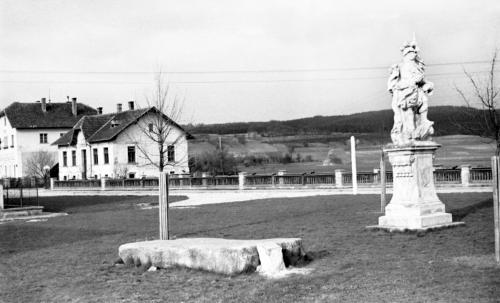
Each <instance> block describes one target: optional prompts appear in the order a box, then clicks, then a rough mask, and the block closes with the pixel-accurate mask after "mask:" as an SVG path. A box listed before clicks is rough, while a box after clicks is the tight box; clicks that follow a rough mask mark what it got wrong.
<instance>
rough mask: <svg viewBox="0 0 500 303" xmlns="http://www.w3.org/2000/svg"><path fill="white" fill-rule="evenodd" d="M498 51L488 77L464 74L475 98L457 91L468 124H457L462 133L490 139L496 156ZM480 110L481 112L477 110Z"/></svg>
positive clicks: (499, 136) (499, 137)
mask: <svg viewBox="0 0 500 303" xmlns="http://www.w3.org/2000/svg"><path fill="white" fill-rule="evenodd" d="M497 53H498V51H497V50H495V52H494V54H493V58H492V59H491V64H490V69H489V71H488V76H487V77H486V78H483V79H478V78H476V77H474V76H472V74H470V73H469V72H467V71H466V70H464V73H465V75H466V77H467V79H468V80H469V82H470V84H471V86H472V94H473V97H469V96H467V95H466V94H465V93H464V91H463V90H462V89H460V88H458V87H457V86H455V89H456V90H457V92H458V93H459V95H460V96H461V97H462V99H463V101H464V102H465V104H466V108H465V109H464V111H463V112H462V114H463V115H464V116H465V118H466V119H464V120H466V121H469V122H468V123H462V124H460V125H458V124H457V127H459V128H460V129H461V130H462V131H464V132H466V133H468V134H474V135H479V136H481V137H484V138H489V139H492V140H494V141H495V143H496V155H499V154H500V117H499V115H498V112H497V106H498V97H499V93H500V85H499V84H498V83H495V80H496V79H495V67H496V59H497ZM477 108H480V109H481V110H477Z"/></svg>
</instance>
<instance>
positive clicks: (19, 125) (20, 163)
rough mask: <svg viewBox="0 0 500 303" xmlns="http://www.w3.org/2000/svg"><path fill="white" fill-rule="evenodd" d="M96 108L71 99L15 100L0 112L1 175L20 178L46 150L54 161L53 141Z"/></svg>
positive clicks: (55, 159)
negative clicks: (23, 101) (54, 100)
mask: <svg viewBox="0 0 500 303" xmlns="http://www.w3.org/2000/svg"><path fill="white" fill-rule="evenodd" d="M96 113H97V111H96V110H95V109H94V108H92V107H90V106H87V105H85V104H79V103H77V100H76V98H73V99H72V100H71V102H69V101H68V102H58V103H56V102H54V103H51V102H49V103H47V102H46V99H45V98H42V99H41V101H40V102H32V103H21V102H14V103H12V104H10V105H9V106H7V107H6V108H5V109H4V110H2V111H1V112H0V177H1V178H7V177H22V176H27V175H30V174H31V173H32V169H31V168H30V165H33V164H32V163H33V159H34V157H36V154H37V153H40V152H47V154H48V156H49V157H51V158H52V161H50V162H51V163H52V164H55V163H56V162H57V147H56V146H53V145H51V143H52V142H54V141H55V140H57V139H58V138H60V137H61V136H62V135H64V134H65V133H66V132H67V131H68V130H70V129H71V128H72V126H73V125H74V124H75V123H76V122H77V121H78V120H79V119H80V118H81V117H83V116H87V115H94V114H96Z"/></svg>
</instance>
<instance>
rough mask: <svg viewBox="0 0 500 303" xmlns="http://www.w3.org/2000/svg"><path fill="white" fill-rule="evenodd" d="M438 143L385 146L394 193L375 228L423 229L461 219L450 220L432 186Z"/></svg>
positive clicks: (438, 226)
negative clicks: (390, 165) (391, 173)
mask: <svg viewBox="0 0 500 303" xmlns="http://www.w3.org/2000/svg"><path fill="white" fill-rule="evenodd" d="M439 147H440V145H439V144H437V143H435V142H431V141H422V142H418V143H417V144H415V145H411V146H404V147H394V148H388V149H385V150H384V151H385V152H386V153H387V155H388V156H389V161H390V162H391V164H392V172H393V180H394V181H393V195H392V199H391V202H390V203H389V204H388V205H387V206H386V208H385V216H382V217H379V220H378V226H377V227H378V228H380V229H389V230H425V229H431V228H432V229H433V228H440V227H447V226H452V225H459V224H463V223H453V222H452V218H451V214H449V213H446V212H445V205H444V204H443V202H441V201H440V200H439V198H438V196H437V194H436V189H435V187H434V172H433V170H434V169H433V158H434V153H435V152H436V150H437V149H438V148H439Z"/></svg>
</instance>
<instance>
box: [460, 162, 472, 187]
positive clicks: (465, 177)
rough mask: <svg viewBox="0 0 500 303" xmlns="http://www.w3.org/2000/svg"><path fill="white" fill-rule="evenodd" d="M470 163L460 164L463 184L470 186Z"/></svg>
mask: <svg viewBox="0 0 500 303" xmlns="http://www.w3.org/2000/svg"><path fill="white" fill-rule="evenodd" d="M470 167H471V166H470V165H469V164H464V165H462V166H460V179H461V181H462V186H469V184H470Z"/></svg>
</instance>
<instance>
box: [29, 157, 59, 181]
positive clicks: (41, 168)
mask: <svg viewBox="0 0 500 303" xmlns="http://www.w3.org/2000/svg"><path fill="white" fill-rule="evenodd" d="M55 163H56V161H55V156H54V153H51V152H48V151H45V150H39V151H36V152H34V153H32V154H31V156H30V157H28V158H27V159H26V162H25V171H26V173H27V175H29V176H32V177H38V178H45V177H46V174H47V167H49V168H52V166H54V164H55Z"/></svg>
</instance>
